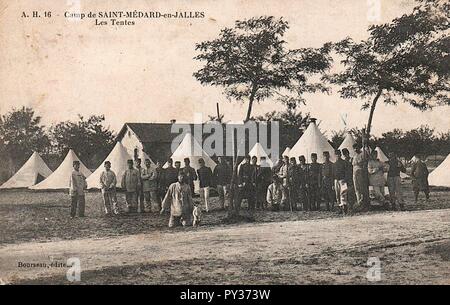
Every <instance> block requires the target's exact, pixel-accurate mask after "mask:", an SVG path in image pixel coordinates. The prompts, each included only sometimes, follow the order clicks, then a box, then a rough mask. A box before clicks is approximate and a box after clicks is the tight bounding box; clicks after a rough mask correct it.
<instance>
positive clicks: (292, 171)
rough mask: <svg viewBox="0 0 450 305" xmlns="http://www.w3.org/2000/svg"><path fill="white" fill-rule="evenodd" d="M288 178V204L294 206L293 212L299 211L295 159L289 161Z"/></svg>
mask: <svg viewBox="0 0 450 305" xmlns="http://www.w3.org/2000/svg"><path fill="white" fill-rule="evenodd" d="M287 177H288V186H287V187H288V202H289V205H290V206H292V210H293V211H297V202H298V185H299V181H298V168H297V161H296V160H295V158H294V157H292V158H290V159H289V167H288V171H287Z"/></svg>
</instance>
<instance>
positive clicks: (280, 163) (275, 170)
mask: <svg viewBox="0 0 450 305" xmlns="http://www.w3.org/2000/svg"><path fill="white" fill-rule="evenodd" d="M283 164H284V161H283V156H278V160H277V162H276V163H275V165H274V166H273V168H272V174H275V175H278V173H279V172H280V170H281V167H282V166H283Z"/></svg>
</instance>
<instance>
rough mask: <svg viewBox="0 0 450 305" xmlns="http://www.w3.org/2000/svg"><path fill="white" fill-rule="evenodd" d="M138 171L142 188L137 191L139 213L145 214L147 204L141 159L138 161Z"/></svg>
mask: <svg viewBox="0 0 450 305" xmlns="http://www.w3.org/2000/svg"><path fill="white" fill-rule="evenodd" d="M136 170H137V171H138V172H139V180H140V187H139V188H138V190H137V199H138V211H139V212H140V213H144V212H145V206H144V205H145V202H144V191H143V189H142V178H141V173H142V166H141V159H140V158H137V159H136Z"/></svg>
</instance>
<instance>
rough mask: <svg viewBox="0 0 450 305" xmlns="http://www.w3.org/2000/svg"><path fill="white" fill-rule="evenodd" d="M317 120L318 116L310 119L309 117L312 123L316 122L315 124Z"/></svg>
mask: <svg viewBox="0 0 450 305" xmlns="http://www.w3.org/2000/svg"><path fill="white" fill-rule="evenodd" d="M316 121H317V119H316V118H310V119H309V122H310V123H314V124H316Z"/></svg>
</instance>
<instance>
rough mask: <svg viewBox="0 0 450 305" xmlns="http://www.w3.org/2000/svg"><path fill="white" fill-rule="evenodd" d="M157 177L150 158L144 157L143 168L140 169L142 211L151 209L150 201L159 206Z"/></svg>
mask: <svg viewBox="0 0 450 305" xmlns="http://www.w3.org/2000/svg"><path fill="white" fill-rule="evenodd" d="M157 178H158V173H157V171H156V168H154V167H152V163H151V161H150V159H145V168H143V169H142V171H141V179H142V191H143V193H144V201H145V206H144V212H151V211H152V203H156V204H157V205H158V206H159V200H158V194H157V190H158V182H157Z"/></svg>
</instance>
